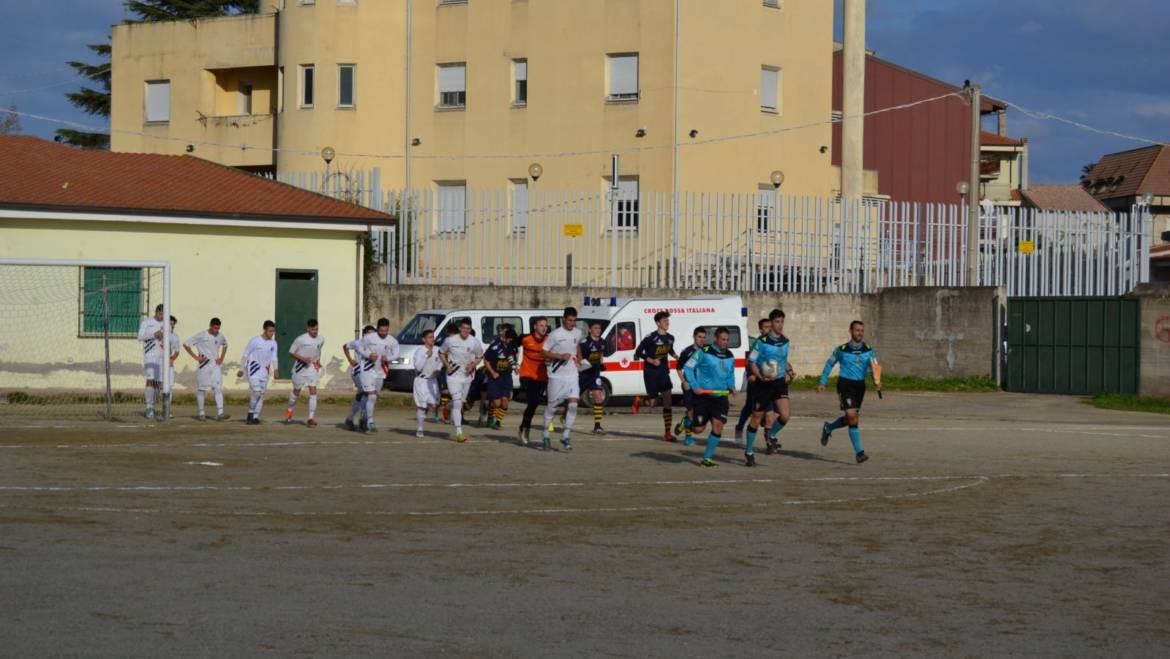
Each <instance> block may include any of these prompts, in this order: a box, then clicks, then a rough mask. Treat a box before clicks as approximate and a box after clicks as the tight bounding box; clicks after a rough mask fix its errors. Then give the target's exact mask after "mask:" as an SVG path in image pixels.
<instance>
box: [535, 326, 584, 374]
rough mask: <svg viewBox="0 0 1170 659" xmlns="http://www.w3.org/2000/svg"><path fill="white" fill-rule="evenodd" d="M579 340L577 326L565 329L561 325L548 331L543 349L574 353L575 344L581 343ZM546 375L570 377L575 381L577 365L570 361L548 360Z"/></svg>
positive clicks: (580, 337) (558, 352)
mask: <svg viewBox="0 0 1170 659" xmlns="http://www.w3.org/2000/svg"><path fill="white" fill-rule="evenodd" d="M581 340H582V334H581V330H579V329H577V328H573V329H572V330H567V329H565V328H563V327H558V328H556V329H555V330H553V331H551V332H549V333H548V338H547V339H545V340H544V350H545V351H546V352H552V353H556V354H558V355H559V354H562V353H568V354H570V355H576V354H577V346H579V345H581ZM548 376H549V378H563V379H566V380H568V379H572V380H574V381H575V380H577V367H575V366H573V363H572V362H558V361H552V360H548Z"/></svg>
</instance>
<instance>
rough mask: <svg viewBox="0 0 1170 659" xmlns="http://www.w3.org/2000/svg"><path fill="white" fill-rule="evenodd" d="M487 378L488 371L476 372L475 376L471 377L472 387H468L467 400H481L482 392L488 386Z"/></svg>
mask: <svg viewBox="0 0 1170 659" xmlns="http://www.w3.org/2000/svg"><path fill="white" fill-rule="evenodd" d="M487 379H488V374H487V372H486V371H476V372H475V377H473V378H471V387H469V388H468V389H467V400H479V396H480V394H482V393H483V392H484V390H485V389H486V388H487V384H486V381H487Z"/></svg>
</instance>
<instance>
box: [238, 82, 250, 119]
mask: <svg viewBox="0 0 1170 659" xmlns="http://www.w3.org/2000/svg"><path fill="white" fill-rule="evenodd" d="M236 88H237V89H238V90H239V98H240V105H239V111H238V112H237V114H244V115H247V114H252V83H250V82H247V81H244V80H241V81H240V82H239V83H237V86H236Z"/></svg>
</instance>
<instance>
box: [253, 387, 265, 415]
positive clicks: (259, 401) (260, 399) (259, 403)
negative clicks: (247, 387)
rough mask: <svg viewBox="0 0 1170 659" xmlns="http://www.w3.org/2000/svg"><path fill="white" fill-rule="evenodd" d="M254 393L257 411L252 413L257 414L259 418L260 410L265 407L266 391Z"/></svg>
mask: <svg viewBox="0 0 1170 659" xmlns="http://www.w3.org/2000/svg"><path fill="white" fill-rule="evenodd" d="M252 395H253V396H255V397H256V405H255V408H256V411H255V412H252V414H253V415H255V417H256V418H257V419H259V418H260V410H262V409H264V392H259V393H253V394H252Z"/></svg>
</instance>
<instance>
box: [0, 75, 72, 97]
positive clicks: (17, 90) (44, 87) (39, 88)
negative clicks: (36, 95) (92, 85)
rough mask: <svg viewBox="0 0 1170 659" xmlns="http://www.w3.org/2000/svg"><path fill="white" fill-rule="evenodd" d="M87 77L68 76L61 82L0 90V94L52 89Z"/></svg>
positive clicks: (27, 92) (14, 94)
mask: <svg viewBox="0 0 1170 659" xmlns="http://www.w3.org/2000/svg"><path fill="white" fill-rule="evenodd" d="M88 79H89V78H88V77H87V76H77V77H76V78H70V79H69V80H62V81H61V82H54V83H52V84H50V85H42V86H40V87H30V88H28V89H13V90H10V91H0V96H16V95H18V94H31V93H33V92H39V91H44V90H46V89H52V88H54V87H64V86H65V85H70V84H73V83H75V82H78V81H80V80H88Z"/></svg>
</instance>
